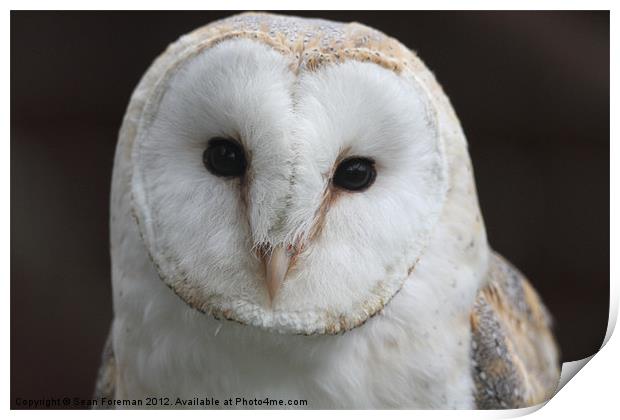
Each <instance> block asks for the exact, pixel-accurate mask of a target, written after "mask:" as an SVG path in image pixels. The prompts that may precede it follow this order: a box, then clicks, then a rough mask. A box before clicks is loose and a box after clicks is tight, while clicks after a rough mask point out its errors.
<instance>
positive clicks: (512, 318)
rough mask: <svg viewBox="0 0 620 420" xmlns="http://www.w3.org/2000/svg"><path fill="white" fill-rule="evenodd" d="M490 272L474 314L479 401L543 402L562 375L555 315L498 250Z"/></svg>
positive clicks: (490, 405)
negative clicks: (553, 328)
mask: <svg viewBox="0 0 620 420" xmlns="http://www.w3.org/2000/svg"><path fill="white" fill-rule="evenodd" d="M488 275H489V282H488V284H487V286H485V287H484V288H483V289H482V290H480V292H479V294H478V297H477V299H476V303H475V305H474V308H473V311H472V313H471V316H470V323H471V328H472V357H473V363H472V365H473V372H472V373H473V375H474V383H475V386H476V395H475V399H476V404H477V406H478V408H482V409H498V408H518V407H527V406H531V405H534V404H538V403H541V402H543V401H545V400H547V399H548V398H550V397H551V396H552V395H553V392H554V391H555V387H556V385H557V381H558V379H559V364H558V358H557V347H556V345H555V341H554V339H553V336H552V334H551V331H550V317H549V316H548V314H547V312H546V310H545V308H544V306H543V304H542V302H541V301H540V298H539V297H538V294H537V293H536V291H535V290H534V289H533V288H532V286H531V285H530V284H529V282H528V281H527V279H526V278H525V277H523V275H522V274H521V273H519V271H518V270H516V269H515V268H514V267H513V266H511V265H510V264H509V263H508V262H507V261H505V260H504V259H503V258H501V257H500V256H499V255H496V254H494V255H492V257H491V261H490V266H489V274H488Z"/></svg>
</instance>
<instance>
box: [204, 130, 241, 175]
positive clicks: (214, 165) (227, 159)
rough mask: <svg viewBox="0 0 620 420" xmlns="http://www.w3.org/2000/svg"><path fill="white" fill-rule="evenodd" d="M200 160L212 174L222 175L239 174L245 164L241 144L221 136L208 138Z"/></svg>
mask: <svg viewBox="0 0 620 420" xmlns="http://www.w3.org/2000/svg"><path fill="white" fill-rule="evenodd" d="M202 162H203V163H204V165H205V166H206V168H207V169H208V170H209V172H211V173H212V174H213V175H216V176H223V177H236V176H241V175H243V174H244V173H245V168H246V166H247V162H246V160H245V153H244V151H243V148H242V147H241V145H240V144H239V143H237V142H236V141H233V140H229V139H225V138H223V137H214V138H212V139H211V140H209V144H208V146H207V149H206V150H205V151H204V153H203V154H202Z"/></svg>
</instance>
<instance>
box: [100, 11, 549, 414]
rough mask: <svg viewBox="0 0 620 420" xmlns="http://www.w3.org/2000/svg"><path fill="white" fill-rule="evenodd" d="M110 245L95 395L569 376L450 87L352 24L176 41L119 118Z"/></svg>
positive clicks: (255, 397)
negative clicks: (504, 249)
mask: <svg viewBox="0 0 620 420" xmlns="http://www.w3.org/2000/svg"><path fill="white" fill-rule="evenodd" d="M111 258H112V286H113V303H114V320H113V323H112V326H111V329H110V333H109V336H108V341H107V344H106V347H105V350H104V355H103V363H102V366H101V368H100V371H99V377H98V381H97V386H96V395H97V398H98V400H99V402H100V404H101V405H106V403H107V404H112V405H114V404H115V405H117V406H122V405H124V404H126V403H128V402H133V403H136V402H137V403H143V404H145V405H147V404H149V405H154V406H155V407H158V406H169V407H175V408H180V407H183V406H187V405H193V406H194V407H196V406H198V407H204V406H205V405H204V403H205V401H206V400H207V399H208V401H210V403H209V405H210V406H213V404H215V401H218V403H219V405H218V406H217V408H226V407H227V406H231V408H232V407H236V408H239V407H243V406H245V407H250V406H253V405H258V406H259V407H258V408H411V409H417V408H423V409H446V408H462V409H475V408H514V407H524V406H528V405H533V404H537V403H541V402H543V401H545V400H547V399H548V398H550V397H551V395H552V394H553V392H554V390H555V387H556V384H557V381H558V378H559V369H558V351H557V347H556V345H555V341H554V338H553V336H552V333H551V330H550V317H549V315H548V312H547V311H546V309H545V307H544V306H543V304H542V303H541V301H540V299H539V297H538V295H537V293H536V292H535V290H534V289H533V288H532V286H531V285H530V283H528V281H527V280H526V279H525V278H524V277H523V275H522V274H521V273H520V272H519V271H517V269H515V268H514V267H513V266H511V265H510V263H508V262H507V261H506V260H505V259H503V258H502V257H501V256H500V255H498V254H496V253H495V252H493V251H492V249H491V248H490V247H489V245H488V244H487V239H486V233H485V227H484V223H483V220H482V217H481V214H480V209H479V205H478V199H477V195H476V189H475V183H474V178H473V173H472V166H471V163H470V159H469V155H468V151H467V143H466V139H465V136H464V134H463V131H462V129H461V126H460V123H459V121H458V119H457V117H456V115H455V113H454V111H453V109H452V106H451V104H450V102H449V100H448V98H447V97H446V95H445V94H444V93H443V91H442V89H441V87H440V86H439V84H438V83H437V81H436V80H435V78H434V76H433V74H432V73H431V72H430V71H429V70H428V69H427V68H426V67H425V65H424V64H423V63H422V61H421V60H420V59H419V58H418V57H417V56H416V55H415V54H414V53H413V52H411V51H410V50H409V49H407V48H406V47H404V46H403V45H402V44H400V43H399V42H398V41H396V40H395V39H392V38H390V37H388V36H386V35H384V34H382V33H381V32H379V31H376V30H374V29H372V28H369V27H367V26H364V25H361V24H358V23H348V24H344V23H337V22H331V21H326V20H319V19H302V18H297V17H285V16H277V15H271V14H255V13H247V14H241V15H235V16H232V17H229V18H226V19H224V20H221V21H217V22H214V23H211V24H209V25H207V26H204V27H202V28H200V29H198V30H196V31H194V32H191V33H190V34H188V35H185V36H182V37H181V38H180V39H179V40H178V41H176V42H175V43H174V44H172V45H171V46H169V47H168V49H167V50H166V51H165V52H164V53H163V54H162V55H161V56H160V57H159V58H158V59H157V60H156V61H155V62H154V63H153V64H152V66H151V67H150V69H149V70H148V71H147V72H146V74H145V75H144V77H143V78H142V80H141V81H140V83H139V85H138V86H137V88H136V89H135V91H134V93H133V96H132V98H131V100H130V103H129V106H128V108H127V112H126V115H125V118H124V120H123V124H122V127H121V130H120V136H119V141H118V146H117V150H116V156H115V163H114V172H113V180H112V193H111ZM229 399H232V402H233V404H232V405H230V404H226V402H227V401H229ZM263 401H264V404H265V405H263V406H262V407H261V406H260V405H261V403H262V402H263ZM276 401H277V402H278V403H277V404H276V403H275V402H276Z"/></svg>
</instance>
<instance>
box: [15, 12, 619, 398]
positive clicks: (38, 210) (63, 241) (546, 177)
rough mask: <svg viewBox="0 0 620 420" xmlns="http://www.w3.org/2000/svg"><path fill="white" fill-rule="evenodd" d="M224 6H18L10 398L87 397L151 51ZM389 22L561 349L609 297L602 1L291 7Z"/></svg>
mask: <svg viewBox="0 0 620 420" xmlns="http://www.w3.org/2000/svg"><path fill="white" fill-rule="evenodd" d="M229 14H231V13H226V12H218V13H213V12H91V13H84V12H43V13H42V12H12V13H11V401H12V404H13V403H14V400H15V398H17V397H21V398H44V397H48V398H51V397H64V396H69V397H73V396H79V397H83V398H88V397H90V396H91V393H92V390H93V384H94V379H95V374H96V370H97V368H98V365H99V355H100V351H101V348H102V345H103V342H104V340H105V336H106V334H107V330H108V326H109V324H110V321H111V319H112V306H111V305H112V302H111V294H110V266H109V264H110V261H109V252H108V196H109V191H110V176H111V172H112V163H113V155H114V147H115V143H116V136H117V132H118V128H119V126H120V123H121V119H122V117H123V114H124V112H125V107H126V105H127V103H128V100H129V97H130V94H131V92H132V90H133V88H134V86H135V85H136V84H137V83H138V80H139V79H140V76H141V75H142V74H143V72H144V71H145V70H146V69H147V67H148V66H149V64H150V63H151V61H152V60H153V59H154V58H155V57H156V56H157V55H158V54H159V53H160V52H162V51H163V50H164V48H165V47H166V45H168V44H169V43H170V42H172V41H174V40H175V39H176V38H177V37H179V36H180V35H181V34H183V33H185V32H188V31H190V30H192V29H194V28H196V27H198V26H201V25H203V24H205V23H208V22H210V21H212V20H215V19H218V18H221V17H224V16H227V15H229ZM294 14H296V15H303V16H316V17H323V18H328V19H333V20H340V21H353V20H355V21H359V22H362V23H365V24H367V25H370V26H373V27H375V28H377V29H380V30H382V31H384V32H386V33H388V34H389V35H392V36H394V37H396V38H397V39H399V40H400V41H402V42H403V43H404V44H406V45H407V46H409V47H410V48H412V49H413V50H415V51H417V52H418V54H419V55H420V57H421V58H422V59H423V60H424V61H425V62H426V64H427V65H428V67H429V68H430V69H431V70H433V71H434V72H435V74H436V75H437V78H438V79H439V81H440V82H441V84H442V85H443V87H444V89H445V90H446V92H447V94H448V96H449V97H450V99H451V100H452V103H453V105H454V107H455V109H456V111H457V113H458V115H459V116H460V119H461V122H462V125H463V127H464V129H465V133H466V135H467V137H468V140H469V144H470V151H471V156H472V159H473V163H474V169H475V174H476V180H477V185H478V193H479V198H480V202H481V206H482V212H483V215H484V218H485V221H486V226H487V231H488V237H489V241H490V243H491V244H492V246H493V247H494V248H495V249H496V250H498V251H499V252H501V253H502V254H503V255H504V256H506V257H507V258H508V259H509V260H511V261H512V262H513V263H515V265H516V266H517V267H519V268H520V269H521V270H522V271H523V272H524V273H525V274H526V275H527V276H529V278H530V279H531V280H532V282H533V283H534V285H535V287H536V288H537V290H538V291H539V292H540V293H541V295H542V297H543V299H544V301H545V302H546V303H547V305H548V307H549V309H550V311H551V312H552V314H553V316H554V318H555V322H556V325H555V332H556V334H557V338H558V340H559V343H560V346H561V350H562V356H563V360H564V361H571V360H576V359H580V358H583V357H586V356H589V355H591V354H593V353H594V352H596V351H597V350H598V349H599V347H600V345H601V344H602V340H603V337H604V334H605V330H606V326H607V317H608V306H609V14H608V13H607V12H599V13H583V12H561V13H557V12H361V11H360V12H357V11H351V12H349V11H347V12H295V13H294Z"/></svg>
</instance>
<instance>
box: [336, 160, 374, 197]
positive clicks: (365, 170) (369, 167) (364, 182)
mask: <svg viewBox="0 0 620 420" xmlns="http://www.w3.org/2000/svg"><path fill="white" fill-rule="evenodd" d="M376 176H377V171H376V170H375V163H374V161H373V160H371V159H367V158H361V157H352V158H348V159H345V160H344V161H342V162H341V163H340V165H338V167H337V168H336V172H335V173H334V178H333V183H334V185H336V186H337V187H340V188H344V189H345V190H350V191H361V190H364V189H366V188H368V187H369V186H370V185H371V184H372V183H373V182H374V180H375V177H376Z"/></svg>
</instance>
